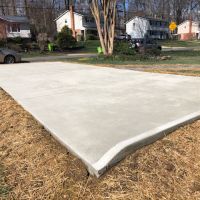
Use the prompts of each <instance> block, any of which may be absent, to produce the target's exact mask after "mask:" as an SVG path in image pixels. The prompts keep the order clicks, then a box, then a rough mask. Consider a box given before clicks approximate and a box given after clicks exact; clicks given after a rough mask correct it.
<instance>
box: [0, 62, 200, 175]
mask: <svg viewBox="0 0 200 200" xmlns="http://www.w3.org/2000/svg"><path fill="white" fill-rule="evenodd" d="M0 87H2V88H3V89H4V90H5V91H7V92H8V93H9V94H10V95H12V97H13V98H14V99H15V100H16V101H17V102H18V103H20V104H21V105H22V106H23V107H24V108H25V109H26V110H27V111H28V112H30V113H31V114H32V115H33V116H34V117H35V118H36V119H37V120H38V121H40V122H41V123H42V124H43V125H44V127H45V128H47V129H48V130H49V131H50V132H51V133H52V135H53V136H54V137H55V138H56V139H58V140H59V141H60V142H61V143H62V144H63V145H64V146H66V147H67V148H68V149H69V150H70V151H71V152H73V153H74V154H75V155H77V156H78V157H79V158H80V159H82V160H83V162H84V163H85V164H86V165H87V167H88V169H89V171H90V172H91V173H92V174H95V175H96V176H99V175H101V174H102V173H103V172H104V171H105V170H106V169H107V167H108V166H112V165H113V164H115V163H116V162H117V161H119V160H120V159H122V158H123V157H124V156H125V155H127V154H128V153H130V151H133V150H135V149H137V148H139V147H141V146H143V145H146V144H149V143H151V142H153V141H155V140H157V139H158V138H161V137H163V136H164V135H165V134H166V133H168V132H170V131H172V130H173V129H174V128H177V126H179V125H180V124H184V123H186V122H189V121H191V120H194V119H197V118H199V117H200V78H197V77H184V76H176V75H162V74H152V73H145V72H134V71H129V70H118V69H112V68H99V67H98V68H97V67H95V66H94V67H92V66H86V65H79V64H69V63H60V62H55V63H32V64H17V65H1V66H0ZM180 140H181V138H180Z"/></svg>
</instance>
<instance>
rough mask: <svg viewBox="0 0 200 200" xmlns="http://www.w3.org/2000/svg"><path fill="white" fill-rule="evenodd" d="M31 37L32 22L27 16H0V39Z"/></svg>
mask: <svg viewBox="0 0 200 200" xmlns="http://www.w3.org/2000/svg"><path fill="white" fill-rule="evenodd" d="M15 37H21V38H30V37H31V31H30V24H29V20H28V18H27V17H25V16H0V39H7V38H15Z"/></svg>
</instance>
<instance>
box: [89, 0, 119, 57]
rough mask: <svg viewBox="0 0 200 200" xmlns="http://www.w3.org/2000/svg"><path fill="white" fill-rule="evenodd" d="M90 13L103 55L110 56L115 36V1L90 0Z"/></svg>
mask: <svg viewBox="0 0 200 200" xmlns="http://www.w3.org/2000/svg"><path fill="white" fill-rule="evenodd" d="M91 11H92V14H93V16H94V18H95V21H96V25H97V30H98V34H99V38H100V42H101V46H102V49H103V52H104V55H106V56H109V55H112V54H113V49H114V36H115V20H116V0H100V1H98V0H92V1H91ZM101 19H103V20H102V21H103V25H101Z"/></svg>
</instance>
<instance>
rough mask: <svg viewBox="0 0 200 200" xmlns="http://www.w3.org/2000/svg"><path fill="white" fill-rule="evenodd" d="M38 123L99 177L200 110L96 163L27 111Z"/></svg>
mask: <svg viewBox="0 0 200 200" xmlns="http://www.w3.org/2000/svg"><path fill="white" fill-rule="evenodd" d="M0 88H1V89H2V90H4V91H5V92H6V93H7V94H9V95H10V96H11V97H12V98H13V99H14V100H15V101H16V102H17V104H19V105H20V106H22V108H24V109H25V110H26V111H27V109H26V106H23V104H22V103H21V102H20V100H16V99H15V97H13V96H12V94H11V93H10V92H9V91H7V90H6V89H5V88H4V87H3V86H0ZM27 112H28V113H29V114H30V115H31V116H32V117H33V118H34V119H35V120H36V121H37V122H38V123H40V124H41V125H42V126H43V127H44V128H45V129H46V130H47V131H48V132H49V133H50V135H51V136H52V137H53V138H54V139H55V140H56V141H58V142H59V143H60V144H61V145H62V146H64V147H65V148H67V150H68V151H69V152H70V153H71V154H73V155H74V156H76V157H78V158H79V159H80V160H81V161H82V162H83V163H84V164H85V165H86V168H87V169H88V172H89V173H90V174H91V175H94V176H96V177H97V178H99V177H100V176H101V175H103V174H104V173H105V172H106V171H107V170H108V169H109V168H111V167H113V166H114V165H115V164H117V163H118V162H120V161H121V160H122V159H124V158H125V157H126V156H127V155H129V154H130V153H132V152H134V151H136V150H137V149H139V148H142V147H144V146H147V145H149V144H151V143H153V142H155V141H157V140H159V139H161V138H163V137H165V136H166V135H167V134H169V133H171V132H173V131H174V130H176V129H178V128H179V127H181V126H184V125H186V124H189V123H192V122H194V121H196V120H198V119H200V111H198V112H195V113H192V114H189V115H187V116H185V117H182V118H180V119H178V120H175V121H172V122H169V123H167V124H165V125H163V126H160V127H157V128H155V129H153V130H150V131H147V132H144V133H142V134H141V135H139V136H137V137H133V138H130V139H128V140H124V141H122V142H120V143H118V144H116V145H115V146H114V147H113V148H111V149H110V150H109V151H108V152H107V153H105V154H104V155H103V156H102V157H101V158H100V160H99V161H97V162H96V163H94V164H91V163H90V162H88V161H87V160H85V159H83V158H82V157H81V155H80V153H77V152H75V151H74V150H73V148H71V147H70V145H68V144H66V143H64V142H63V141H62V140H61V139H60V138H59V137H57V136H56V135H55V134H54V133H53V132H54V131H53V130H50V129H49V128H48V127H47V126H45V125H44V123H43V121H42V120H40V119H39V118H38V117H37V116H36V115H34V114H32V113H30V112H29V111H27Z"/></svg>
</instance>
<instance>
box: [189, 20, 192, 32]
mask: <svg viewBox="0 0 200 200" xmlns="http://www.w3.org/2000/svg"><path fill="white" fill-rule="evenodd" d="M189 34H192V19H190V22H189Z"/></svg>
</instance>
